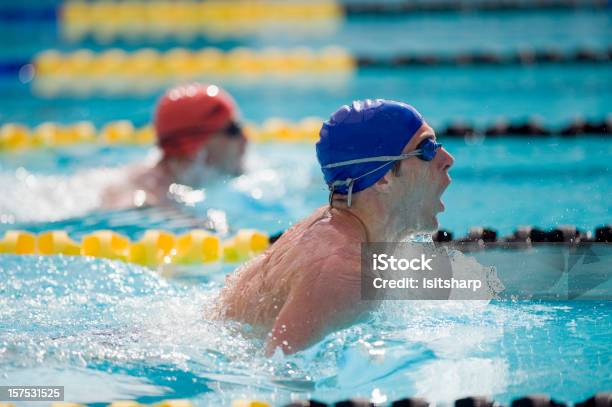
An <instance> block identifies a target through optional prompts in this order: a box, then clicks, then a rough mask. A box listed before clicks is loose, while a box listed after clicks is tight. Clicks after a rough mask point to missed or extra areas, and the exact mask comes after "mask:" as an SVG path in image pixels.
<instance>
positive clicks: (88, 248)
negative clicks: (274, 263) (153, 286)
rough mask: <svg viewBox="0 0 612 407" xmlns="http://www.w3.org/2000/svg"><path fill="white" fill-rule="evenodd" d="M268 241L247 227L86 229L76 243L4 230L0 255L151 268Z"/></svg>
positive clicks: (229, 255) (231, 258) (257, 249)
mask: <svg viewBox="0 0 612 407" xmlns="http://www.w3.org/2000/svg"><path fill="white" fill-rule="evenodd" d="M269 242H270V239H269V236H268V235H267V234H266V233H264V232H261V231H257V230H253V229H243V230H239V231H238V232H237V233H236V234H235V235H234V236H233V237H231V238H229V239H227V240H224V241H222V240H221V239H220V238H219V237H218V236H215V235H213V234H211V233H210V232H209V231H206V230H202V229H194V230H190V231H188V232H187V233H184V234H182V235H179V236H177V235H175V234H173V233H170V232H168V231H164V230H157V229H152V230H147V231H146V232H145V233H144V234H143V236H142V237H141V238H140V240H137V241H131V240H130V239H129V238H128V237H127V236H124V235H122V234H119V233H117V232H113V231H112V230H98V231H93V232H90V233H88V234H86V235H85V236H83V238H82V239H81V240H80V241H76V240H74V239H72V238H71V237H70V236H69V235H68V233H66V231H63V230H52V231H48V232H43V233H39V234H34V233H30V232H27V231H23V230H9V231H7V232H6V233H5V234H4V237H3V238H2V240H0V253H5V254H20V255H25V254H31V255H56V254H63V255H67V256H80V255H82V256H91V257H99V258H106V259H113V260H123V261H126V262H130V263H136V264H140V265H143V266H149V267H155V266H159V265H163V264H170V263H172V264H179V265H190V264H206V263H215V262H224V263H236V262H241V261H245V260H248V259H250V258H252V257H254V256H256V255H257V254H259V253H261V252H263V251H264V250H265V249H267V248H268V246H269V244H270V243H269Z"/></svg>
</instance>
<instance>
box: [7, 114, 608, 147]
mask: <svg viewBox="0 0 612 407" xmlns="http://www.w3.org/2000/svg"><path fill="white" fill-rule="evenodd" d="M322 123H323V119H321V118H317V117H306V118H304V119H302V120H300V121H298V122H290V121H287V120H283V119H279V118H270V119H268V120H266V121H264V122H263V123H262V124H261V125H257V124H254V123H246V124H245V126H244V131H245V135H246V137H247V138H248V139H249V140H251V141H253V142H308V143H313V142H316V141H317V140H318V139H319V130H320V129H321V124H322ZM437 133H438V135H439V136H442V137H449V138H464V139H467V140H469V139H473V138H484V137H504V136H519V137H548V136H558V137H574V136H580V135H596V136H602V137H609V136H610V135H611V134H612V114H610V115H608V117H606V118H605V119H603V120H593V121H586V120H583V119H575V120H573V121H572V122H571V123H568V124H567V125H565V126H563V127H561V128H548V127H545V126H544V125H542V124H540V123H539V122H538V121H537V120H528V121H525V122H510V121H507V120H502V121H498V122H495V123H493V124H492V125H490V126H486V127H484V128H475V127H473V126H471V125H469V124H465V123H462V122H456V123H451V124H450V125H448V126H446V127H444V128H441V129H439V130H438V132H437ZM154 143H155V131H154V129H153V128H152V126H151V125H145V126H142V127H139V128H137V127H135V126H134V124H133V123H132V122H130V121H128V120H118V121H113V122H109V123H107V124H105V125H104V126H102V128H101V129H100V130H97V129H96V127H95V126H94V125H93V124H92V123H91V122H88V121H82V122H77V123H73V124H66V125H63V124H58V123H53V122H45V123H41V124H40V125H38V126H36V127H34V128H29V127H28V126H25V125H23V124H20V123H5V124H3V125H1V126H0V152H13V151H23V150H29V149H40V148H56V147H69V146H77V145H145V146H146V145H152V144H154Z"/></svg>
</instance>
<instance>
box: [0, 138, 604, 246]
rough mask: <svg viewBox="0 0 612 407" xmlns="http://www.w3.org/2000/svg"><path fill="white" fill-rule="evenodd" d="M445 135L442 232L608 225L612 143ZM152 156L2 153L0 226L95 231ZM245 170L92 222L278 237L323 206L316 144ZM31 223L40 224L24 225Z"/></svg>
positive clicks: (84, 151) (252, 158) (279, 151)
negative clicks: (167, 203) (104, 204)
mask: <svg viewBox="0 0 612 407" xmlns="http://www.w3.org/2000/svg"><path fill="white" fill-rule="evenodd" d="M441 141H442V142H443V143H444V145H445V147H446V148H447V149H448V151H450V152H451V153H452V154H453V155H454V157H455V160H456V161H455V166H454V167H453V168H452V169H451V171H450V175H451V177H452V178H453V183H452V184H451V186H450V187H449V188H448V190H447V191H446V192H445V194H444V196H443V200H444V202H445V205H446V211H445V212H444V213H442V214H441V215H440V217H439V219H440V226H441V227H442V228H444V229H448V230H451V231H454V232H455V233H456V234H457V235H463V234H465V233H467V231H468V229H469V227H470V226H478V225H480V226H489V227H493V228H495V229H497V230H498V231H499V232H500V233H502V234H509V233H511V232H512V231H513V230H514V229H515V228H516V227H517V226H519V225H534V226H539V227H542V228H553V227H556V226H557V225H560V224H573V225H576V226H577V227H579V228H581V229H583V230H594V228H596V227H598V226H601V225H602V224H605V223H606V222H608V221H609V217H610V213H611V211H612V204H611V203H610V200H609V199H607V197H609V196H611V195H612V177H611V176H610V171H612V170H611V168H610V162H609V157H610V156H611V155H612V144H611V143H609V142H608V141H605V139H603V140H602V139H601V138H599V137H592V138H589V137H583V138H580V142H578V143H577V142H576V140H574V139H563V138H542V139H534V140H525V139H520V138H510V139H485V140H482V141H480V142H477V143H470V144H466V143H465V142H464V141H462V140H456V139H447V140H445V139H444V138H441ZM147 154H151V150H150V149H146V148H135V147H131V148H120V147H106V148H100V147H83V148H81V149H76V150H74V149H73V150H70V149H68V150H59V151H47V152H45V151H44V150H41V151H33V152H29V153H22V154H18V155H4V156H3V157H2V159H1V160H0V182H2V184H3V185H6V188H5V190H4V192H3V194H2V196H0V215H4V216H5V223H4V224H1V223H0V228H1V229H5V230H6V229H15V228H18V227H24V228H27V229H32V230H34V231H41V230H48V229H54V228H55V229H57V228H66V229H67V230H69V231H71V232H74V233H78V234H80V233H85V232H87V231H88V230H90V229H91V227H92V223H91V217H90V216H88V215H87V213H88V212H90V211H92V210H94V209H95V208H96V207H97V206H98V205H99V194H100V192H101V190H102V189H103V188H104V187H105V186H106V185H108V184H109V183H111V182H113V181H115V180H116V179H117V177H118V176H119V173H120V171H121V168H123V167H122V166H123V165H125V164H127V163H133V162H138V160H142V159H145V158H146V157H147ZM247 168H248V170H247V172H246V173H245V174H244V175H243V176H241V177H238V178H234V179H228V180H225V181H223V182H216V183H212V184H208V185H203V186H202V188H203V190H204V197H205V199H204V200H203V201H202V202H199V203H197V204H195V206H194V207H187V206H185V205H184V204H179V203H175V205H176V207H178V208H179V209H181V210H182V211H183V215H181V214H180V212H179V211H177V213H176V214H174V215H173V214H170V215H168V214H164V215H163V216H161V217H160V216H157V217H152V218H151V220H150V221H148V220H147V216H152V215H151V212H149V214H148V215H147V214H142V215H138V214H134V215H133V218H132V219H128V220H127V221H125V223H124V224H125V225H126V226H127V229H121V222H116V221H114V218H119V216H120V215H119V214H117V215H114V214H113V213H112V212H105V213H101V214H99V215H98V216H97V219H98V220H99V222H98V223H96V225H97V226H96V228H99V229H102V228H104V227H105V226H106V227H111V226H112V227H113V228H117V227H119V228H120V230H124V231H125V232H127V233H128V234H134V233H136V234H137V233H138V232H140V231H142V230H144V229H146V228H148V227H154V226H157V227H159V226H160V225H162V226H163V220H164V219H166V221H169V220H171V219H172V217H173V216H177V218H178V220H181V219H182V221H185V219H183V218H185V217H186V216H187V215H185V213H187V214H188V219H187V222H188V223H187V224H188V225H193V224H194V222H197V219H203V218H204V217H205V216H206V213H207V211H208V210H209V209H215V210H220V211H223V212H224V213H225V214H226V216H227V222H228V224H229V226H230V228H232V229H233V230H236V229H240V228H257V229H260V230H265V231H267V232H268V233H276V232H279V231H282V230H284V229H286V228H287V227H289V226H290V225H291V224H292V223H293V222H295V221H296V220H298V219H301V218H303V217H305V216H306V215H307V214H309V213H310V212H311V211H312V210H313V209H314V208H316V207H318V206H321V205H324V204H325V203H326V202H327V189H326V188H325V185H324V183H323V180H322V175H321V173H320V169H319V168H318V166H317V163H316V158H315V155H314V145H312V144H253V145H251V146H250V147H249V150H248V153H247ZM75 216H76V217H77V218H76V219H72V220H68V221H64V222H61V223H47V222H49V221H62V220H63V219H66V218H71V217H75ZM194 218H195V221H193V219H194ZM7 219H8V220H11V222H7ZM189 219H192V221H189ZM35 221H38V222H43V223H41V224H28V222H35ZM88 222H89V223H88ZM160 222H161V223H160ZM189 222H191V223H189ZM133 225H138V226H137V227H135V228H134V227H132V226H133ZM167 227H168V228H172V224H167ZM1 229H0V230H1Z"/></svg>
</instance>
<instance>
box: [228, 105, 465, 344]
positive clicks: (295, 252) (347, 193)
mask: <svg viewBox="0 0 612 407" xmlns="http://www.w3.org/2000/svg"><path fill="white" fill-rule="evenodd" d="M316 152H317V158H318V160H319V164H320V165H321V170H322V172H323V178H324V180H325V184H327V187H328V188H329V191H330V194H329V203H328V204H327V205H325V206H323V207H321V208H319V209H317V210H315V212H314V213H313V214H312V215H311V216H310V217H308V218H307V219H305V220H303V221H302V222H300V223H298V224H296V225H294V226H293V227H291V228H290V229H289V230H287V231H286V232H285V233H283V235H282V236H281V237H280V238H279V239H278V240H277V241H276V242H275V243H274V244H273V245H272V246H271V247H270V248H269V249H268V250H267V251H266V252H265V253H263V254H262V255H260V256H258V257H256V258H255V259H253V260H252V261H251V262H249V263H248V264H246V265H245V266H243V267H241V268H240V269H238V271H237V272H235V273H234V274H233V275H230V276H229V277H228V279H229V280H228V282H227V283H226V285H225V287H224V289H223V291H222V293H221V297H220V301H219V304H218V306H217V310H216V311H217V316H218V317H219V318H229V319H234V320H238V321H241V322H246V323H248V324H250V325H251V326H253V327H257V328H259V329H263V330H264V331H266V332H269V335H268V336H267V346H266V352H267V354H268V355H271V354H273V353H274V352H275V351H276V350H277V349H281V350H282V351H283V352H285V353H294V352H297V351H299V350H301V349H304V348H307V347H308V346H310V345H313V344H314V343H316V342H317V341H319V340H320V339H322V338H323V337H325V335H327V334H328V333H330V332H333V331H334V330H336V329H339V328H342V327H346V326H349V325H351V324H353V323H354V322H355V321H356V320H357V319H358V318H359V316H360V315H361V314H362V312H364V311H367V310H368V309H369V307H371V305H372V304H371V302H368V301H362V300H361V273H360V270H361V243H363V242H399V241H401V240H402V239H403V238H405V237H407V236H408V235H410V234H412V233H416V232H427V231H433V230H435V229H436V228H437V227H438V221H437V219H436V216H437V214H438V213H440V212H442V211H443V210H444V205H443V204H442V200H441V196H442V193H443V192H444V191H445V190H446V188H447V187H448V185H449V184H450V181H451V180H450V178H449V176H448V170H449V168H450V167H451V166H452V165H453V161H454V159H453V157H452V156H451V155H450V154H449V153H448V152H447V151H446V150H445V149H444V148H442V146H441V145H440V144H438V143H437V141H436V135H435V132H434V130H433V129H432V128H431V127H430V126H429V125H428V124H427V123H426V122H425V120H423V118H422V117H421V115H420V114H419V113H418V112H417V111H416V110H415V109H414V108H413V107H412V106H409V105H407V104H405V103H401V102H394V101H390V100H382V99H378V100H363V101H356V102H353V103H352V104H351V105H350V106H349V105H345V106H342V107H341V108H340V109H339V110H338V111H336V112H335V113H334V114H333V115H332V116H331V117H330V119H329V120H328V121H327V122H325V123H324V124H323V127H322V128H321V132H320V138H319V141H318V143H317V146H316Z"/></svg>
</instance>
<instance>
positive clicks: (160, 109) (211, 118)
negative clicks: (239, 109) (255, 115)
mask: <svg viewBox="0 0 612 407" xmlns="http://www.w3.org/2000/svg"><path fill="white" fill-rule="evenodd" d="M235 114H236V104H235V103H234V100H233V99H232V97H231V96H230V95H229V94H228V93H227V92H225V91H224V90H223V89H221V88H219V87H218V86H215V85H204V84H200V83H193V84H190V85H183V86H177V87H174V88H171V89H170V90H168V91H167V92H166V94H165V95H164V96H163V97H162V98H161V99H160V101H159V103H158V104H157V109H156V111H155V119H154V125H155V132H156V134H157V145H158V146H159V147H160V148H161V149H162V151H163V152H164V155H165V156H173V157H189V156H192V155H194V154H195V153H196V152H197V151H198V150H199V148H200V147H201V146H202V145H203V144H204V143H205V142H206V140H208V138H209V137H210V136H211V135H212V134H213V133H215V132H217V131H219V130H222V129H224V128H225V127H226V126H227V125H228V124H229V122H230V121H231V120H232V119H233V118H234V115H235Z"/></svg>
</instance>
